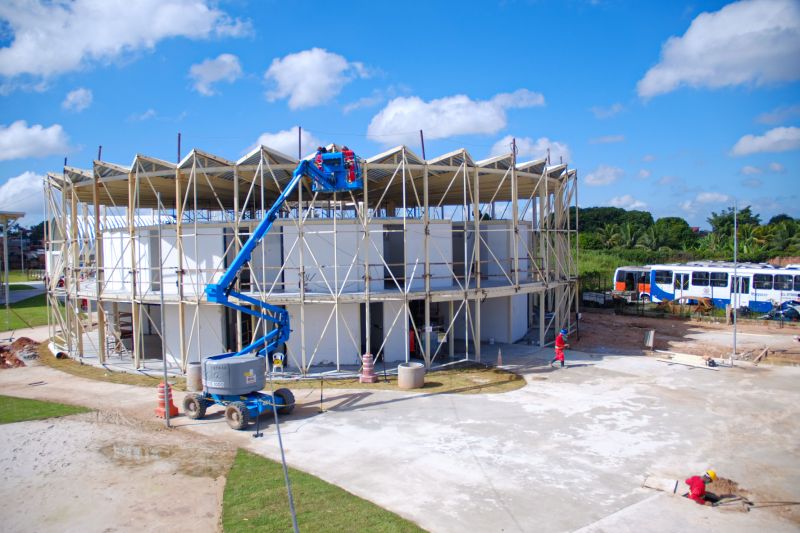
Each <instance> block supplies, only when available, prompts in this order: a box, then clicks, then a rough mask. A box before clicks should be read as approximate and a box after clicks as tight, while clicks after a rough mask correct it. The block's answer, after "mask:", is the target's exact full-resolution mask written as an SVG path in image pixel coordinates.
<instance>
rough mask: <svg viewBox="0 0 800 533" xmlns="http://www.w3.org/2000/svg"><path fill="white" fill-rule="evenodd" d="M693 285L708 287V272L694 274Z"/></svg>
mask: <svg viewBox="0 0 800 533" xmlns="http://www.w3.org/2000/svg"><path fill="white" fill-rule="evenodd" d="M692 285H694V286H696V287H708V272H692Z"/></svg>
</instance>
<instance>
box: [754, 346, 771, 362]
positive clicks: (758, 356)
mask: <svg viewBox="0 0 800 533" xmlns="http://www.w3.org/2000/svg"><path fill="white" fill-rule="evenodd" d="M768 352H769V348H766V347H765V348H764V349H763V350H761V353H760V354H758V355H757V356H756V358H755V359H753V364H754V365H757V364H758V362H759V361H761V360H762V359H764V358H765V357H766V356H767V353H768Z"/></svg>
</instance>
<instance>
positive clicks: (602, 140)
mask: <svg viewBox="0 0 800 533" xmlns="http://www.w3.org/2000/svg"><path fill="white" fill-rule="evenodd" d="M624 140H625V136H624V135H603V136H602V137H595V138H594V139H589V144H612V143H621V142H623V141H624Z"/></svg>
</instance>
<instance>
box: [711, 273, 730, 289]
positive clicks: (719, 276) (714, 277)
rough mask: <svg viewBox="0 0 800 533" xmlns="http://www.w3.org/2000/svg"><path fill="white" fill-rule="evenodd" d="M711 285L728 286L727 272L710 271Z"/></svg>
mask: <svg viewBox="0 0 800 533" xmlns="http://www.w3.org/2000/svg"><path fill="white" fill-rule="evenodd" d="M711 286H712V287H727V286H728V273H727V272H712V273H711Z"/></svg>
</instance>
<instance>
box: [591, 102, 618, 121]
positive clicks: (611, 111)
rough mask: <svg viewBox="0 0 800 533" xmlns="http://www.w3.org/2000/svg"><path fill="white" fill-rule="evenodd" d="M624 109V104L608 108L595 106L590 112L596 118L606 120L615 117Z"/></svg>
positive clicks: (616, 104) (612, 105)
mask: <svg viewBox="0 0 800 533" xmlns="http://www.w3.org/2000/svg"><path fill="white" fill-rule="evenodd" d="M623 109H624V107H623V106H622V104H620V103H619V102H618V103H615V104H611V105H610V106H608V107H601V106H594V107H592V108H591V109H590V111H591V112H592V114H593V115H594V118H596V119H600V120H602V119H605V118H611V117H613V116H614V115H616V114H617V113H619V112H620V111H622V110H623Z"/></svg>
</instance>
